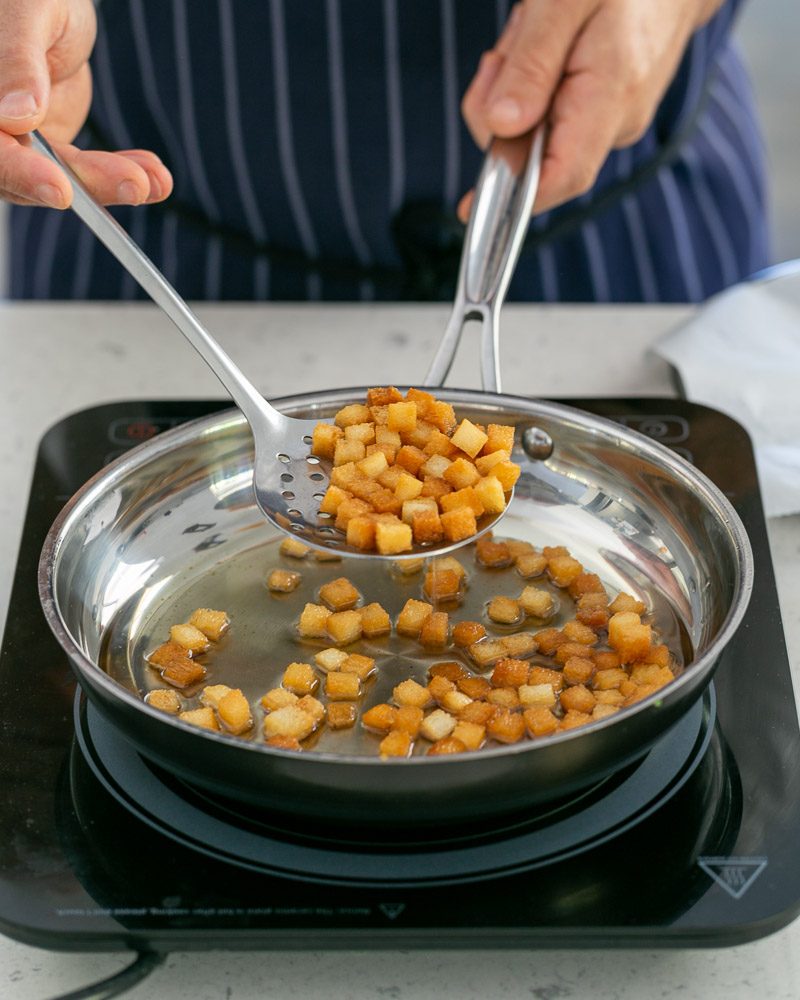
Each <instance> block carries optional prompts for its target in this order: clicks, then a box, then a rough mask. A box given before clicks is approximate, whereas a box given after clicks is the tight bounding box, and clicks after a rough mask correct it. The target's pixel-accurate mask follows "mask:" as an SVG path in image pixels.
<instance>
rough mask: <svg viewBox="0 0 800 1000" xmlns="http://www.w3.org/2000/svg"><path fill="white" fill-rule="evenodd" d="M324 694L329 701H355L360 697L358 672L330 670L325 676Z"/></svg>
mask: <svg viewBox="0 0 800 1000" xmlns="http://www.w3.org/2000/svg"><path fill="white" fill-rule="evenodd" d="M325 694H326V695H327V696H328V698H330V700H331V701H355V700H356V698H359V697H361V681H360V680H359V677H358V674H352V673H345V672H344V671H341V670H332V671H330V672H329V673H328V674H327V676H326V677H325Z"/></svg>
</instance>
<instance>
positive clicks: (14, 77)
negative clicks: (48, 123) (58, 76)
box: [0, 3, 50, 135]
mask: <svg viewBox="0 0 800 1000" xmlns="http://www.w3.org/2000/svg"><path fill="white" fill-rule="evenodd" d="M49 26H50V18H49V15H48V12H47V10H43V9H42V8H41V7H40V6H39V5H38V4H27V3H22V4H12V5H11V9H10V10H8V11H5V10H4V11H3V17H2V20H0V129H2V130H3V131H4V132H7V133H8V134H10V135H22V134H24V133H26V132H30V131H31V129H34V128H36V127H37V126H38V125H39V124H40V123H41V122H42V120H43V119H44V117H45V114H46V113H47V105H48V103H49V100H50V72H49V69H48V65H47V48H48V40H47V34H48V29H49Z"/></svg>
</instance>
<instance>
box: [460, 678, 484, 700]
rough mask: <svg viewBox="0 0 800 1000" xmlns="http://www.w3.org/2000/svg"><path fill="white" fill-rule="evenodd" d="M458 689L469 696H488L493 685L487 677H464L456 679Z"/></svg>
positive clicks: (473, 697)
mask: <svg viewBox="0 0 800 1000" xmlns="http://www.w3.org/2000/svg"><path fill="white" fill-rule="evenodd" d="M456 685H457V686H458V690H459V691H462V692H463V693H464V694H465V695H467V697H468V698H471V699H473V700H474V699H476V698H488V696H489V692H490V691H491V690H492V685H491V684H490V683H489V682H488V681H487V680H486V678H485V677H474V676H470V677H462V678H461V679H460V680H458V681H456Z"/></svg>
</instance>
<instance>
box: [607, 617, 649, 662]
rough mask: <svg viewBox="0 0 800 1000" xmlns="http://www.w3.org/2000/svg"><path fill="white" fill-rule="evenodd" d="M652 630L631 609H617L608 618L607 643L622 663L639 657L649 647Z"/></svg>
mask: <svg viewBox="0 0 800 1000" xmlns="http://www.w3.org/2000/svg"><path fill="white" fill-rule="evenodd" d="M652 638H653V630H652V628H651V626H650V625H644V624H642V621H641V619H640V618H639V615H638V614H636V613H635V612H633V611H619V612H617V613H616V614H614V615H612V616H611V618H609V620H608V644H609V646H611V648H612V649H613V650H614V652H615V653H617V654H618V656H619V658H620V660H621V661H622V663H631V662H633V661H634V660H639V659H641V658H642V657H643V656H644V655H645V654H646V653H647V652H648V651H649V649H650V646H651V644H652Z"/></svg>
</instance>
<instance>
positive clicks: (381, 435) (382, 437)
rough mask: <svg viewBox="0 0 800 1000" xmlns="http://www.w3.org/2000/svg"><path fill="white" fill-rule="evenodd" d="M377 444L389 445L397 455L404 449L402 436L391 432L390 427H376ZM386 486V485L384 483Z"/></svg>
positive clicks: (384, 484)
mask: <svg viewBox="0 0 800 1000" xmlns="http://www.w3.org/2000/svg"><path fill="white" fill-rule="evenodd" d="M375 443H376V444H382V445H388V446H389V447H390V448H392V449H393V450H394V452H395V454H396V453H397V452H398V451H399V450H400V449H401V448H402V446H403V442H402V441H401V440H400V435H399V434H398V433H397V431H390V430H389V428H388V427H381V426H379V425H376V427H375ZM382 485H383V486H386V485H387V484H386V483H382Z"/></svg>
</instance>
